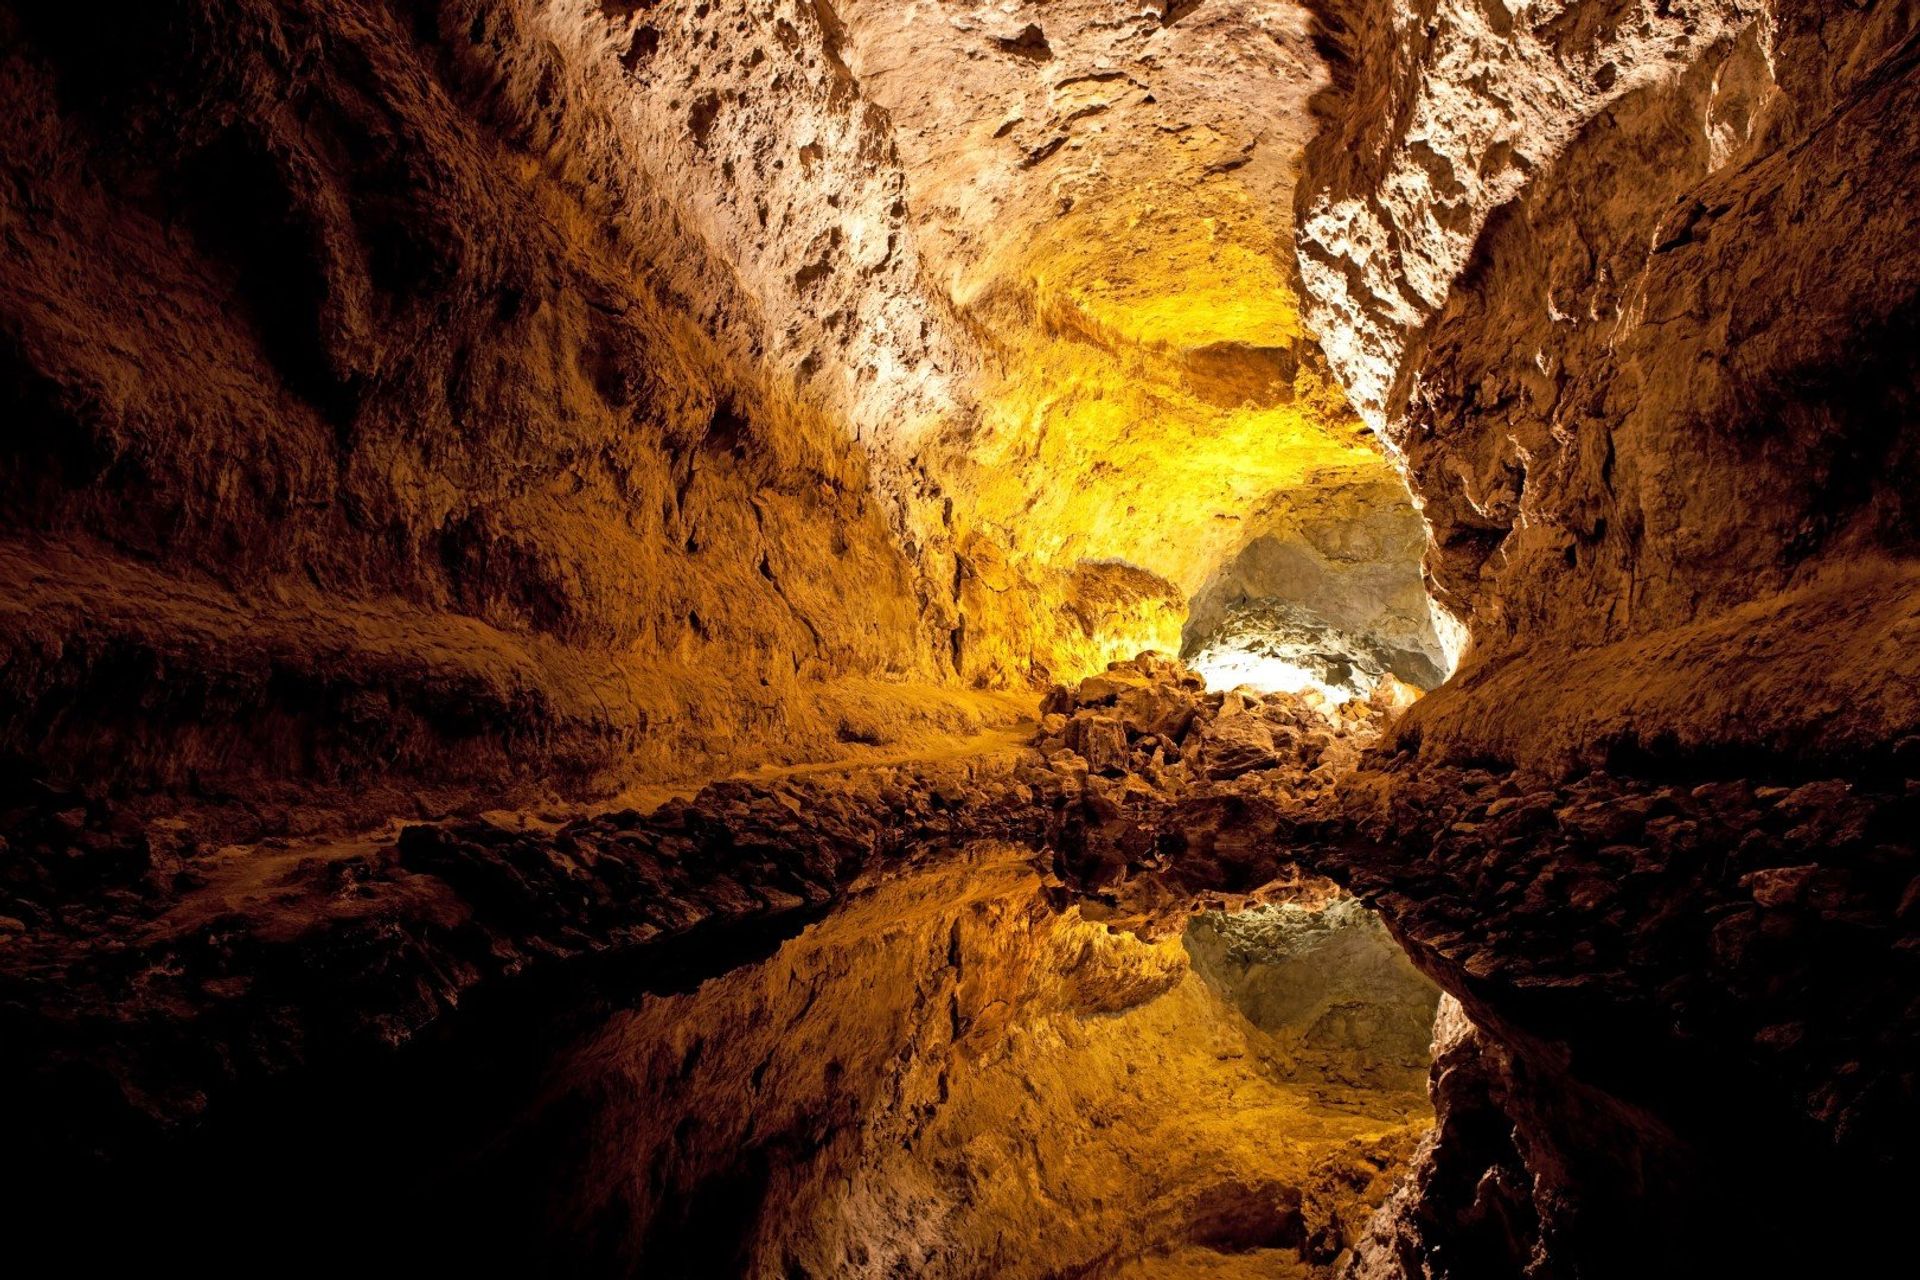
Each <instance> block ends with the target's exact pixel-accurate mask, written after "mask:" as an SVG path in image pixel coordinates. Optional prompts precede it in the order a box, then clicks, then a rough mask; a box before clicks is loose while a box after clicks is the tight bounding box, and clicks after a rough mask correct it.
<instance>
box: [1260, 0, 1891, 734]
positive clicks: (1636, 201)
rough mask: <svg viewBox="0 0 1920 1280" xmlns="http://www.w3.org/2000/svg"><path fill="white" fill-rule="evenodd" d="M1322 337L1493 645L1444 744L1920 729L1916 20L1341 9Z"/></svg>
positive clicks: (1325, 192) (1428, 708)
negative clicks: (1917, 678) (1914, 439)
mask: <svg viewBox="0 0 1920 1280" xmlns="http://www.w3.org/2000/svg"><path fill="white" fill-rule="evenodd" d="M1323 12H1324V24H1325V27H1326V31H1327V36H1328V43H1329V46H1330V47H1331V48H1333V49H1335V50H1337V51H1338V52H1337V53H1336V58H1337V60H1339V61H1340V66H1341V70H1340V73H1339V75H1338V76H1337V77H1336V81H1337V82H1336V87H1335V89H1334V90H1333V91H1331V92H1330V93H1329V94H1327V95H1325V96H1324V97H1323V98H1322V99H1321V100H1320V102H1319V104H1318V106H1319V108H1320V109H1321V110H1322V111H1323V112H1324V113H1325V114H1326V115H1327V119H1328V124H1327V128H1326V129H1325V131H1324V132H1323V133H1322V134H1321V135H1320V137H1319V138H1318V139H1317V140H1316V141H1315V143H1313V144H1312V146H1311V147H1310V148H1309V150H1308V155H1307V162H1306V171H1305V174H1304V176H1303V180H1302V182H1301V185H1300V188H1299V192H1300V195H1299V199H1298V202H1297V207H1298V210H1299V216H1300V226H1301V242H1300V255H1301V264H1302V271H1303V274H1304V276H1305V279H1306V287H1307V291H1308V294H1309V297H1310V299H1311V301H1310V303H1309V306H1308V312H1309V317H1310V319H1311V321H1312V322H1313V323H1314V324H1315V325H1316V326H1317V327H1318V329H1319V331H1320V333H1321V335H1322V340H1323V342H1324V344H1325V346H1326V349H1327V351H1328V354H1329V357H1330V358H1331V360H1332V361H1333V364H1334V367H1335V368H1336V369H1338V370H1339V371H1340V372H1341V374H1342V378H1343V381H1344V382H1345V384H1346V386H1347V387H1348V389H1349V391H1350V392H1351V393H1352V395H1353V397H1354V400H1355V403H1356V405H1357V406H1359V407H1360V409H1361V411H1362V413H1363V414H1364V415H1365V416H1366V417H1367V418H1368V420H1369V421H1371V422H1373V423H1374V424H1375V425H1377V426H1378V427H1380V428H1381V429H1382V431H1383V432H1384V434H1385V435H1386V436H1387V438H1388V439H1389V440H1391V441H1392V442H1393V444H1394V446H1395V448H1396V450H1397V451H1398V453H1399V455H1400V457H1401V458H1402V461H1403V463H1404V465H1405V467H1406V469H1407V474H1408V477H1409V480H1410V483H1411V484H1412V486H1413V488H1414V491H1415V492H1416V494H1417V495H1418V496H1419V498H1420V500H1421V503H1422V507H1423V511H1424V514H1425V516H1426V518H1427V520H1428V522H1429V523H1430V525H1431V526H1432V531H1433V544H1434V545H1433V550H1432V551H1431V553H1430V554H1429V556H1428V562H1427V564H1428V570H1429V574H1430V576H1431V578H1432V581H1433V583H1434V586H1435V590H1436V592H1437V594H1438V596H1439V598H1440V599H1441V600H1442V601H1443V602H1444V603H1445V604H1447V605H1448V606H1449V607H1450V608H1452V609H1453V610H1454V611H1455V612H1457V613H1458V614H1460V616H1461V617H1462V618H1463V619H1465V620H1466V621H1467V623H1468V624H1469V626H1470V628H1471V630H1472V632H1473V636H1474V657H1473V658H1472V659H1471V661H1470V662H1469V664H1468V667H1469V669H1468V671H1467V673H1466V674H1465V675H1464V676H1463V678H1462V679H1460V680H1457V681H1456V682H1455V683H1454V684H1453V685H1452V686H1451V687H1450V688H1449V689H1448V690H1447V691H1445V692H1444V693H1443V694H1442V695H1441V696H1440V697H1437V698H1434V699H1432V700H1430V701H1429V702H1428V703H1426V704H1424V705H1423V706H1422V707H1421V708H1420V710H1419V711H1418V712H1416V713H1415V715H1414V716H1413V717H1412V718H1411V719H1410V721H1409V723H1408V732H1409V733H1417V734H1423V735H1424V736H1425V738H1424V740H1425V741H1426V742H1427V743H1428V744H1429V746H1430V747H1432V748H1436V749H1444V750H1447V751H1451V752H1454V753H1457V754H1470V753H1472V752H1476V751H1478V752H1486V753H1491V754H1494V755H1500V756H1504V757H1507V758H1518V757H1522V756H1536V755H1537V756H1540V757H1543V758H1545V757H1552V758H1556V759H1562V760H1565V759H1570V758H1574V757H1584V758H1587V759H1589V760H1591V759H1594V758H1604V757H1605V755H1606V754H1607V753H1608V752H1609V751H1623V750H1624V751H1628V752H1632V751H1637V750H1648V751H1655V752H1663V751H1665V752H1672V751H1678V752H1681V753H1686V752H1693V751H1699V750H1703V749H1707V748H1709V747H1731V746H1742V747H1751V748H1756V749H1768V750H1787V751H1806V752H1815V753H1819V752H1831V751H1838V750H1872V749H1876V747H1877V746H1878V745H1883V744H1885V743H1889V742H1891V741H1894V740H1896V739H1898V738H1899V737H1900V736H1902V734H1903V733H1904V732H1906V731H1908V730H1910V729H1911V727H1912V726H1913V724H1914V723H1915V721H1916V713H1917V712H1920V708H1917V707H1916V705H1915V703H1914V700H1913V695H1912V687H1913V685H1912V681H1911V679H1910V678H1909V673H1910V671H1911V667H1910V664H1909V661H1908V659H1907V658H1906V657H1905V650H1906V648H1907V647H1908V646H1907V645H1906V644H1905V641H1904V639H1903V637H1905V636H1907V635H1908V633H1909V632H1910V631H1911V630H1912V628H1913V626H1914V625H1915V621H1914V611H1915V608H1916V607H1920V601H1916V598H1915V596H1914V582H1913V576H1912V575H1913V570H1912V565H1911V554H1912V551H1913V547H1914V536H1913V533H1914V531H1913V525H1912V519H1911V513H1910V511H1909V510H1908V506H1909V503H1908V501H1907V498H1906V496H1905V495H1906V494H1907V493H1908V492H1909V491H1910V489H1911V486H1912V479H1913V465H1914V460H1913V456H1912V447H1911V443H1910V441H1909V439H1908V436H1909V435H1910V434H1911V433H1907V432H1905V431H1903V430H1901V429H1900V428H1901V426H1902V425H1903V424H1904V423H1905V421H1907V420H1908V419H1909V418H1910V417H1911V414H1912V405H1913V395H1914V388H1915V380H1916V370H1915V366H1914V363H1913V361H1912V359H1911V357H1910V355H1909V353H1910V352H1911V351H1912V350H1914V349H1915V348H1914V344H1913V342H1912V327H1913V316H1914V314H1915V297H1916V287H1917V286H1920V278H1917V277H1916V271H1920V267H1916V264H1915V262H1914V258H1913V255H1912V254H1911V253H1910V252H1908V251H1907V250H1908V247H1909V246H1910V244H1911V241H1912V234H1913V229H1914V227H1913V219H1912V213H1911V209H1910V202H1909V201H1908V200H1907V199H1906V198H1905V195H1904V192H1905V191H1906V189H1907V187H1908V185H1909V180H1910V175H1911V172H1912V170H1913V166H1914V163H1915V160H1916V149H1917V148H1920V134H1917V133H1916V131H1915V126H1914V120H1915V115H1914V111H1913V103H1914V99H1913V95H1914V94H1915V93H1916V92H1920V85H1917V84H1916V78H1915V75H1914V71H1913V68H1914V59H1915V45H1914V31H1915V29H1916V21H1920V15H1916V11H1915V8H1914V6H1912V5H1909V4H1898V3H1888V4H1875V5H1862V6H1855V7H1851V8H1848V9H1846V10H1844V11H1836V10H1834V9H1833V8H1832V7H1831V6H1827V5H1815V4H1801V3H1794V2H1792V0H1781V2H1779V3H1771V4H1759V3H1736V2H1731V0H1730V2H1728V3H1702V4H1689V5H1684V6H1682V5H1669V4H1665V3H1661V4H1658V5H1655V4H1651V3H1649V4H1639V3H1608V4H1601V5H1593V4H1579V5H1573V4H1558V3H1528V4H1513V3H1494V4H1485V5H1482V4H1466V3H1461V4H1454V3H1423V4H1420V5H1415V6H1411V7H1406V6H1387V5H1368V4H1356V5H1339V4H1336V5H1329V6H1324V7H1323Z"/></svg>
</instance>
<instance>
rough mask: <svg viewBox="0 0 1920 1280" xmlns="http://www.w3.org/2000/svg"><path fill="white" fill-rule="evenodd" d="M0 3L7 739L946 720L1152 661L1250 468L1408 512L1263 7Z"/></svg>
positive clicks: (409, 755) (187, 746)
mask: <svg viewBox="0 0 1920 1280" xmlns="http://www.w3.org/2000/svg"><path fill="white" fill-rule="evenodd" d="M1029 10H1031V11H1029ZM4 22H5V23H6V27H5V34H6V39H5V51H4V56H5V59H6V75H5V77H4V85H3V86H0V88H3V89H4V92H5V94H6V100H7V103H8V105H9V109H10V112H11V114H12V116H14V117H15V118H17V119H18V120H19V121H20V122H21V126H20V127H19V128H18V129H16V130H14V131H13V132H12V133H11V134H10V136H9V137H8V139H7V140H6V142H5V147H4V154H0V163H4V165H5V169H6V172H7V174H8V175H9V182H8V184H7V194H6V196H5V197H4V198H5V201H6V203H5V206H4V209H5V218H6V224H5V225H6V228H7V235H6V238H5V242H4V244H0V253H4V254H5V262H6V267H7V270H6V273H5V275H6V280H5V284H4V286H0V372H3V375H4V383H5V389H6V395H7V398H8V400H9V402H10V403H11V404H13V405H15V406H17V408H18V412H16V413H14V414H12V415H11V416H10V423H9V426H8V429H7V431H6V445H5V447H6V449H7V451H8V461H9V465H8V468H7V475H6V477H5V480H4V484H5V488H6V498H7V503H6V507H7V511H6V514H5V516H4V517H3V518H0V519H4V525H3V526H0V533H3V534H4V536H0V543H3V544H4V545H0V557H4V559H5V562H6V563H5V569H6V575H7V577H8V579H9V581H12V582H16V583H18V584H19V586H18V589H17V590H16V591H15V592H14V593H13V594H12V597H11V599H10V600H9V601H8V602H7V605H6V609H5V613H4V616H3V617H0V637H4V639H0V643H4V645H5V650H6V656H7V661H6V663H5V672H6V674H5V676H4V678H0V691H3V694H4V698H5V704H4V710H5V713H6V720H7V730H6V737H5V740H4V742H3V743H0V747H3V748H4V749H5V750H7V751H9V752H11V753H14V754H19V755H24V756H26V757H27V758H28V759H30V760H32V761H35V762H39V763H40V764H44V765H45V766H46V767H48V768H51V769H54V770H55V771H56V772H60V773H61V774H62V776H63V777H69V778H70V777H79V776H81V775H85V776H87V777H88V778H90V779H92V780H94V781H96V782H101V783H105V784H112V785H119V786H127V787H132V788H135V789H142V788H151V787H160V788H171V789H176V790H184V791H187V792H191V793H193V794H196V795H199V796H202V797H205V798H210V799H215V800H231V799H240V800H244V801H246V802H247V803H254V802H256V801H262V800H276V799H279V800H284V799H289V798H298V796H299V794H300V793H299V792H297V790H296V789H295V788H294V787H293V786H281V785H280V784H281V783H283V782H285V783H289V784H298V783H305V782H318V783H321V784H323V785H325V786H329V787H331V788H333V790H334V793H335V794H336V795H337V796H339V797H340V798H341V799H343V800H345V801H348V802H350V803H351V804H352V805H356V806H361V807H364V808H365V809H366V810H367V811H368V812H369V813H372V812H377V811H378V810H379V809H381V808H383V807H384V808H389V809H390V808H395V807H400V808H407V807H417V806H418V805H420V804H425V805H427V806H428V807H437V806H440V805H443V804H445V803H451V802H454V801H455V800H457V799H458V798H459V797H461V796H462V795H467V794H471V793H472V792H473V791H474V789H475V788H485V787H489V786H492V785H494V784H497V783H500V782H503V781H505V782H509V783H512V784H514V785H515V786H516V787H518V788H519V791H520V792H522V793H530V792H531V791H533V790H537V789H542V788H544V789H550V790H557V791H561V792H579V791H582V790H593V789H605V788H607V787H611V786H615V785H618V784H620V783H623V782H632V781H635V780H652V779H661V778H668V777H675V776H690V775H693V774H700V773H711V772H713V771H715V770H717V769H725V768H729V767H733V766H736V765H740V764H747V763H753V762H755V761H759V760H765V759H776V760H778V759H791V758H798V757H805V756H812V757H817V756H821V755H830V754H833V753H834V752H835V751H837V750H838V749H839V744H840V743H841V740H842V739H843V738H845V737H847V736H848V733H849V732H851V733H852V736H854V737H857V738H860V739H861V740H863V741H864V740H867V739H868V738H870V737H871V736H872V734H871V732H870V729H871V728H872V722H873V721H875V720H880V721H886V722H887V723H886V724H884V725H883V726H882V736H883V737H885V738H887V739H888V740H890V741H901V742H905V741H912V740H916V738H917V737H918V736H919V735H921V734H931V733H934V732H944V733H951V732H954V731H964V730H968V729H972V728H977V727H979V726H980V725H981V724H983V723H986V722H988V721H991V720H994V719H1003V718H1005V715H1006V712H1005V709H1004V707H1003V706H1002V705H1001V704H997V703H993V702H991V701H990V700H982V699H978V698H972V697H968V696H965V694H964V693H962V692H961V690H963V689H966V688H969V687H977V688H993V689H1026V688H1031V687H1033V686H1035V685H1039V684H1044V683H1046V682H1048V681H1050V680H1053V679H1056V678H1063V677H1073V676H1077V675H1079V674H1083V673H1085V672H1087V671H1090V670H1097V669H1099V668H1100V667H1101V666H1103V665H1104V664H1105V663H1106V662H1108V661H1111V660H1113V659H1116V658H1124V657H1128V656H1131V654H1132V653H1134V652H1137V651H1138V650H1140V649H1142V648H1149V647H1151V648H1159V649H1164V650H1172V649H1174V648H1176V647H1177V645H1178V643H1179V633H1180V625H1181V621H1182V616H1183V614H1184V611H1185V606H1186V601H1187V599H1188V598H1189V597H1191V596H1192V595H1193V594H1194V593H1195V592H1197V591H1199V590H1201V588H1202V587H1203V586H1204V585H1205V583H1206V582H1207V581H1208V579H1209V577H1210V576H1211V575H1212V574H1214V573H1215V572H1216V571H1217V570H1218V569H1219V567H1220V565H1222V564H1223V563H1225V562H1227V561H1228V560H1230V559H1231V558H1232V557H1233V556H1234V555H1235V554H1237V553H1238V552H1239V551H1240V550H1241V549H1242V548H1244V547H1245V546H1246V545H1247V544H1248V543H1250V542H1252V541H1254V540H1256V539H1258V538H1261V537H1269V538H1272V537H1290V536H1292V535H1291V533H1290V529H1291V526H1290V525H1288V523H1287V521H1286V520H1285V519H1284V518H1283V517H1282V516H1281V515H1280V514H1278V513H1279V512H1281V510H1282V509H1283V508H1284V507H1285V506H1286V499H1287V497H1288V495H1290V494H1295V493H1298V492H1301V491H1304V490H1308V489H1315V488H1325V487H1328V486H1332V487H1333V488H1334V489H1337V490H1338V491H1339V492H1341V493H1345V494H1348V495H1352V496H1354V497H1355V500H1356V501H1361V500H1363V499H1364V501H1365V502H1368V503H1374V502H1376V500H1377V501H1378V502H1380V503H1385V504H1386V506H1387V507H1388V508H1395V507H1397V506H1398V505H1399V504H1400V502H1401V498H1400V496H1399V494H1398V493H1397V491H1395V490H1394V489H1393V488H1392V477H1391V472H1390V469H1389V466H1388V463H1387V461H1386V459H1385V458H1384V457H1383V455H1382V453H1381V451H1380V449H1379V447H1378V444H1377V442H1375V441H1374V439H1373V437H1372V435H1371V433H1370V432H1369V431H1368V430H1367V429H1366V427H1365V426H1364V425H1363V424H1362V422H1361V420H1360V419H1359V418H1358V417H1356V416H1355V415H1354V414H1353V413H1352V412H1351V411H1350V410H1349V409H1348V408H1347V406H1346V404H1345V401H1344V397H1343V393H1342V392H1341V391H1340V389H1339V388H1338V386H1337V384H1336V382H1335V380H1334V378H1333V376H1332V373H1331V371H1330V370H1329V369H1328V367H1327V365H1326V363H1325V361H1324V360H1323V359H1322V358H1321V357H1320V355H1319V351H1318V347H1317V346H1316V344H1315V343H1314V341H1313V340H1312V339H1311V338H1310V337H1309V336H1308V333H1307V330H1306V329H1305V328H1304V327H1303V325H1302V323H1301V319H1300V315H1299V309H1300V300H1299V296H1298V291H1297V289H1296V287H1295V283H1294V275H1295V268H1294V263H1293V255H1292V250H1291V215H1290V208H1291V205H1292V187H1291V183H1292V178H1293V173H1294V168H1295V162H1296V159H1297V156H1298V152H1299V148H1300V147H1301V146H1302V145H1303V144H1304V140H1305V137H1306V133H1307V123H1308V122H1307V118H1306V116H1305V115H1304V105H1303V104H1304V103H1305V101H1306V100H1307V98H1308V96H1309V95H1310V94H1312V93H1313V92H1314V91H1315V90H1317V89H1318V88H1320V87H1322V85H1323V83H1324V73H1323V70H1322V67H1321V62H1320V58H1319V54H1318V53H1317V52H1316V50H1315V48H1314V45H1313V41H1312V38H1311V31H1310V24H1309V21H1308V16H1307V14H1306V12H1305V11H1304V10H1302V9H1300V8H1299V7H1298V6H1296V5H1294V4H1292V3H1290V2H1288V3H1281V2H1279V0H1275V2H1274V3H1266V4H1262V5H1258V6H1254V7H1252V8H1251V9H1248V10H1246V11H1245V12H1241V11H1238V10H1231V9H1227V8H1223V7H1219V6H1213V7H1201V8H1197V9H1196V8H1194V7H1192V6H1174V7H1172V8H1154V7H1152V6H1148V7H1147V8H1145V9H1142V10H1141V11H1140V12H1138V13H1130V14H1114V13H1111V12H1109V11H1107V10H1106V9H1105V8H1104V7H1102V6H1097V5H1067V6H1057V5H1056V6H1030V7H1028V8H1019V7H1017V6H1016V7H1015V8H1012V9H1008V8H1005V7H1004V6H1003V7H1001V8H995V9H991V10H989V9H988V8H986V7H980V6H971V7H968V8H966V9H965V10H964V11H953V12H948V11H947V10H946V9H943V8H941V7H938V6H925V5H917V6H906V7H904V8H902V7H897V6H867V5H863V4H847V5H842V6H839V7H837V8H836V7H835V6H832V5H829V4H826V3H823V2H822V3H816V2H815V0H804V2H801V0H794V2H793V3H786V4H780V5H774V6H750V5H746V4H744V3H722V4H706V3H702V4H693V3H678V2H675V0H662V2H660V3H644V2H640V0H635V2H633V3H626V2H624V0H608V2H606V3H595V2H593V0H357V2H356V3H349V4H345V5H337V6H327V7H325V8H324V9H319V10H315V9H312V8H311V7H308V6H297V5H291V4H285V3H274V2H272V0H169V2H168V3H164V4H161V5H157V6H142V7H140V8H138V9H137V10H132V9H130V10H129V11H128V12H125V13H120V12H119V11H117V10H116V11H115V18H114V20H112V21H103V22H91V21H86V20H82V19H80V18H78V17H73V16H69V15H65V14H63V13H61V12H58V11H49V10H46V9H45V8H44V7H40V6H29V5H17V6H10V7H9V8H8V9H7V10H6V11H5V16H4ZM1029 26H1031V27H1032V28H1033V31H1034V34H1033V35H1031V36H1029V35H1028V34H1027V28H1028V27H1029ZM1276 95H1278V96H1276ZM1143 140H1150V145H1146V146H1142V145H1139V144H1140V143H1141V142H1142V141H1143ZM1370 513H1373V508H1372V507H1368V508H1367V509H1366V510H1365V511H1360V512H1357V513H1356V514H1357V515H1359V516H1361V517H1363V518H1364V517H1367V516H1368V515H1369V514H1370ZM908 686H918V687H920V688H922V689H932V690H941V691H945V692H935V693H928V694H923V695H916V696H913V697H904V696H896V695H897V694H898V693H899V691H900V690H902V689H904V688H906V687H908ZM875 707H891V708H893V709H892V710H891V711H888V712H886V713H885V714H877V715H876V714H873V713H872V709H873V708H875ZM863 710H864V712H865V713H866V714H864V719H863V723H862V724H860V725H855V726H854V727H853V729H852V730H851V731H849V730H848V729H847V724H848V717H849V716H850V715H852V716H853V717H854V718H855V719H862V714H861V713H862V712H863ZM36 767H38V766H36Z"/></svg>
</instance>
